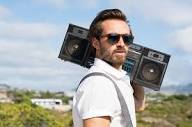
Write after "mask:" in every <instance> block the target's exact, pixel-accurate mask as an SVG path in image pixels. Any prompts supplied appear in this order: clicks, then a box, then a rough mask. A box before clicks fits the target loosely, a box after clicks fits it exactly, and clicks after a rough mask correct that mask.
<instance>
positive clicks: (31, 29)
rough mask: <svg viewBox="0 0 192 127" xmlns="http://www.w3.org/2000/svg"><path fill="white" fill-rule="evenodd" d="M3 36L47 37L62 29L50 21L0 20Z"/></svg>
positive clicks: (1, 35) (22, 37)
mask: <svg viewBox="0 0 192 127" xmlns="http://www.w3.org/2000/svg"><path fill="white" fill-rule="evenodd" d="M0 28H1V31H0V37H1V38H17V39H18V38H20V39H27V40H29V39H47V38H51V37H54V36H56V35H58V34H59V33H60V32H61V29H60V28H59V27H58V26H56V25H54V24H49V23H25V22H0Z"/></svg>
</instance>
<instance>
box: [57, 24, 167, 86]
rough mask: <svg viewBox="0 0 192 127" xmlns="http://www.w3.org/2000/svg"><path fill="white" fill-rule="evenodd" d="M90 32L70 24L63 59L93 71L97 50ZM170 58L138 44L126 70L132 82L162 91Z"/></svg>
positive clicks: (60, 55) (131, 50) (131, 46)
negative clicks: (88, 35) (91, 42)
mask: <svg viewBox="0 0 192 127" xmlns="http://www.w3.org/2000/svg"><path fill="white" fill-rule="evenodd" d="M87 34H88V29H85V28H83V27H80V26H77V25H73V24H69V27H68V30H67V33H66V35H65V38H64V41H63V45H62V47H61V51H60V53H59V56H58V57H59V58H60V59H62V60H66V61H70V62H73V63H75V64H78V65H81V66H83V67H86V68H90V67H91V66H92V65H93V62H94V58H95V49H94V48H93V47H92V45H91V44H90V42H89V41H88V39H87ZM169 59H170V55H168V54H165V53H162V52H160V51H157V50H154V49H150V48H147V47H144V46H141V45H138V44H133V45H130V47H129V51H128V55H127V58H126V61H125V63H124V64H123V69H124V70H125V71H126V72H127V74H128V75H129V76H130V79H131V82H133V83H136V84H138V85H142V86H144V87H147V88H150V89H153V90H160V87H161V84H162V81H163V78H164V75H165V72H166V69H167V65H168V62H169Z"/></svg>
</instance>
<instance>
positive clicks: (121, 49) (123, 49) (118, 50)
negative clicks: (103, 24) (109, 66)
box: [114, 48, 127, 53]
mask: <svg viewBox="0 0 192 127" xmlns="http://www.w3.org/2000/svg"><path fill="white" fill-rule="evenodd" d="M114 52H125V53H127V50H126V49H125V48H117V49H115V50H114Z"/></svg>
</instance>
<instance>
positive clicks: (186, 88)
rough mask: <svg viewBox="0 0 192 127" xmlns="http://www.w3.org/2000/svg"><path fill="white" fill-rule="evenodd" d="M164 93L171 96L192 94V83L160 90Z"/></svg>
mask: <svg viewBox="0 0 192 127" xmlns="http://www.w3.org/2000/svg"><path fill="white" fill-rule="evenodd" d="M160 91H161V92H162V93H170V94H191V93H192V83H190V84H187V85H184V84H181V85H171V86H165V87H162V88H161V90H160Z"/></svg>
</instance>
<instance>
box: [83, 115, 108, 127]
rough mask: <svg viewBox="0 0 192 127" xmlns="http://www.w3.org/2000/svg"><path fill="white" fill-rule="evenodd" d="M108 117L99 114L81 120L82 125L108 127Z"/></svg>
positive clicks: (84, 126)
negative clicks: (98, 115)
mask: <svg viewBox="0 0 192 127" xmlns="http://www.w3.org/2000/svg"><path fill="white" fill-rule="evenodd" d="M109 126H110V117H109V116H101V117H94V118H89V119H85V120H83V127H109Z"/></svg>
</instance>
